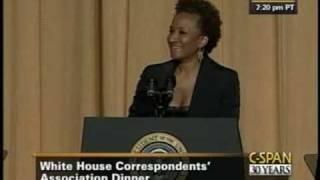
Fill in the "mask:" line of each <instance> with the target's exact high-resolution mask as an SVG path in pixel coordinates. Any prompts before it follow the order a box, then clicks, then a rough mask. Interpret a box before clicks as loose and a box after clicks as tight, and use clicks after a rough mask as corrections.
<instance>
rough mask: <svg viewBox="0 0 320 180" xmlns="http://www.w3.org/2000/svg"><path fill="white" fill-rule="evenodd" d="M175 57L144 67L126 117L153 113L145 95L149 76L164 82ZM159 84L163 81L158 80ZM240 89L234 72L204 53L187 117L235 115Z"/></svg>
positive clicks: (174, 65) (172, 73)
mask: <svg viewBox="0 0 320 180" xmlns="http://www.w3.org/2000/svg"><path fill="white" fill-rule="evenodd" d="M176 66H177V61H176V60H170V61H167V62H164V63H161V64H155V65H149V66H147V67H146V68H145V69H144V70H143V73H142V75H141V78H140V80H139V82H138V85H137V88H136V93H135V96H134V99H133V103H132V105H131V106H130V109H129V117H148V116H154V107H153V102H152V100H151V98H150V97H148V96H147V86H148V83H149V80H150V78H154V79H157V80H158V82H160V83H159V84H160V85H159V86H161V82H165V80H166V79H167V78H168V77H172V76H174V72H175V68H176ZM162 84H163V83H162ZM239 107H240V90H239V80H238V74H237V72H236V71H234V70H232V69H229V68H226V67H224V66H221V65H219V64H218V63H216V62H215V61H213V60H212V59H211V58H210V57H208V56H205V57H204V59H203V60H202V62H201V65H200V70H199V74H198V77H197V80H196V84H195V87H194V91H193V95H192V99H191V103H190V106H189V113H188V116H189V117H235V118H239Z"/></svg>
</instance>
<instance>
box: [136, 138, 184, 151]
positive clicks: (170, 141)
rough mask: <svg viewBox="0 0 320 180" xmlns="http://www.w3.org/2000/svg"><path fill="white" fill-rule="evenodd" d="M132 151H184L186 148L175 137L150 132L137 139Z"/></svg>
mask: <svg viewBox="0 0 320 180" xmlns="http://www.w3.org/2000/svg"><path fill="white" fill-rule="evenodd" d="M131 152H133V153H186V152H187V149H186V147H185V146H184V145H183V143H182V142H181V141H180V140H179V139H178V138H176V137H174V136H172V135H170V134H167V133H151V134H148V135H146V136H144V137H142V138H141V139H139V140H138V141H137V143H136V144H135V145H134V146H133V147H132V150H131Z"/></svg>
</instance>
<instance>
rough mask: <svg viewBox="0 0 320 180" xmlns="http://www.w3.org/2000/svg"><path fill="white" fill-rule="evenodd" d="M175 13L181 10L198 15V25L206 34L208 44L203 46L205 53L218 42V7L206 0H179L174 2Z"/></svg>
mask: <svg viewBox="0 0 320 180" xmlns="http://www.w3.org/2000/svg"><path fill="white" fill-rule="evenodd" d="M175 9H176V14H178V13H181V12H186V13H191V14H196V15H198V16H199V17H200V18H199V26H200V29H201V32H202V33H203V35H205V36H208V38H209V40H208V44H207V45H206V46H205V47H204V52H205V53H210V52H211V51H212V49H213V48H215V47H216V46H217V44H218V41H219V39H220V37H221V29H220V26H221V24H222V21H221V19H220V15H219V11H218V9H217V8H216V7H215V6H214V5H213V4H211V3H210V2H208V1H206V0H179V1H178V3H177V4H176V8H175Z"/></svg>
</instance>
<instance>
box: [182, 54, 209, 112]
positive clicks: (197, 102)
mask: <svg viewBox="0 0 320 180" xmlns="http://www.w3.org/2000/svg"><path fill="white" fill-rule="evenodd" d="M211 61H212V62H211ZM212 65H214V66H212ZM213 67H215V63H214V62H213V60H211V59H210V58H209V57H208V56H205V57H204V58H203V60H202V62H201V65H200V69H199V73H198V76H197V80H196V83H195V87H194V89H193V94H192V98H191V103H190V107H189V114H188V115H189V116H190V117H197V115H198V114H199V112H201V111H202V107H203V105H202V104H203V103H205V100H206V98H207V97H206V96H207V95H209V93H210V88H208V87H210V85H208V83H210V76H212V71H214V68H213Z"/></svg>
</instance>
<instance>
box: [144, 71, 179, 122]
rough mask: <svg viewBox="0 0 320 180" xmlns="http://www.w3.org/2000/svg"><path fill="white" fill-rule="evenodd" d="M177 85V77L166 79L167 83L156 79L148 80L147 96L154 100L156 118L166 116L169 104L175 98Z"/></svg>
mask: <svg viewBox="0 0 320 180" xmlns="http://www.w3.org/2000/svg"><path fill="white" fill-rule="evenodd" d="M175 84H176V82H175V77H170V78H165V81H163V80H162V81H161V80H160V81H159V80H157V79H155V78H150V79H149V80H148V85H147V96H148V97H150V98H152V101H153V103H154V107H155V109H154V113H155V116H156V117H163V116H165V115H166V112H167V109H168V106H169V103H170V101H171V100H172V98H173V93H174V87H175Z"/></svg>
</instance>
